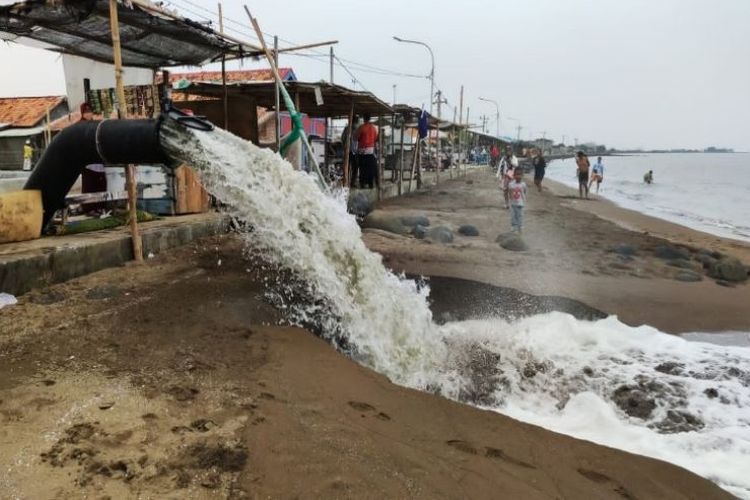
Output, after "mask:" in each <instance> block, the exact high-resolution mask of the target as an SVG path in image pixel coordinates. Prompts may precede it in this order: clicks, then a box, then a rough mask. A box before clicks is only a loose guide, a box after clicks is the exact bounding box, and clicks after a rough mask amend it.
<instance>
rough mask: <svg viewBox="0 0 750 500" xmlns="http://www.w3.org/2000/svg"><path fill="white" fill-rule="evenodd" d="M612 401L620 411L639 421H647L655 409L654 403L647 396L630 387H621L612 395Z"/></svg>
mask: <svg viewBox="0 0 750 500" xmlns="http://www.w3.org/2000/svg"><path fill="white" fill-rule="evenodd" d="M612 399H613V400H614V402H615V404H616V405H617V406H618V407H620V409H621V410H622V411H624V412H625V413H627V414H628V415H630V416H631V417H636V418H640V419H644V420H645V419H647V418H648V417H650V416H651V413H652V412H653V411H654V408H656V401H654V398H652V397H650V396H649V394H648V393H647V392H646V391H644V390H642V389H640V388H639V387H636V386H632V385H622V386H620V387H618V388H617V389H616V390H615V392H614V393H613V394H612Z"/></svg>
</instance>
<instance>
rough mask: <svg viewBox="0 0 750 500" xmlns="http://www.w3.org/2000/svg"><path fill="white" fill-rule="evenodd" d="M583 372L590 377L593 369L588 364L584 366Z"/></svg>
mask: <svg viewBox="0 0 750 500" xmlns="http://www.w3.org/2000/svg"><path fill="white" fill-rule="evenodd" d="M583 374H584V375H586V376H587V377H591V376H593V375H594V369H593V368H591V367H590V366H584V367H583Z"/></svg>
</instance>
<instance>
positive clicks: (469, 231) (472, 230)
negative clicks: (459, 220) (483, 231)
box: [458, 224, 479, 236]
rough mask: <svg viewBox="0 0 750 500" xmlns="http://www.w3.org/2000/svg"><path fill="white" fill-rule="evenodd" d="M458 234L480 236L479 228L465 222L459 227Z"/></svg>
mask: <svg viewBox="0 0 750 500" xmlns="http://www.w3.org/2000/svg"><path fill="white" fill-rule="evenodd" d="M458 234H460V235H462V236H479V229H477V228H476V226H472V225H471V224H464V225H462V226H461V227H459V228H458Z"/></svg>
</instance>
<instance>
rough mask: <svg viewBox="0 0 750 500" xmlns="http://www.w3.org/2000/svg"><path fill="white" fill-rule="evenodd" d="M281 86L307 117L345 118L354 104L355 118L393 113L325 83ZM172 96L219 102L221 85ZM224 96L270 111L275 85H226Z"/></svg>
mask: <svg viewBox="0 0 750 500" xmlns="http://www.w3.org/2000/svg"><path fill="white" fill-rule="evenodd" d="M284 85H285V86H286V88H287V90H288V92H289V94H290V95H291V96H292V99H295V98H298V99H299V110H300V111H301V112H303V113H306V114H308V115H310V116H318V117H330V118H340V117H345V116H349V110H350V109H351V106H352V103H354V112H355V113H356V114H359V115H361V114H363V113H370V114H371V115H372V116H377V115H390V114H391V113H393V110H392V109H391V107H390V106H388V104H386V103H385V102H383V101H381V100H380V99H378V98H377V97H376V96H375V95H373V94H371V93H370V92H361V91H356V90H351V89H348V88H346V87H342V86H340V85H334V84H330V83H326V82H314V83H313V82H299V81H293V82H284ZM316 89H318V90H316ZM174 92H184V93H187V94H192V95H200V96H204V97H213V98H216V99H219V98H222V97H223V95H224V91H223V87H222V85H221V84H220V83H211V82H200V83H192V84H190V85H189V86H187V87H185V88H181V89H179V90H175V91H174ZM317 92H319V93H320V97H322V103H321V104H318V100H317V96H316V93H317ZM227 94H228V96H229V98H230V99H232V98H236V97H246V98H250V99H253V100H254V101H255V104H256V105H258V106H261V107H264V108H268V109H273V108H274V107H275V105H276V104H275V102H276V84H275V83H274V82H243V83H228V84H227Z"/></svg>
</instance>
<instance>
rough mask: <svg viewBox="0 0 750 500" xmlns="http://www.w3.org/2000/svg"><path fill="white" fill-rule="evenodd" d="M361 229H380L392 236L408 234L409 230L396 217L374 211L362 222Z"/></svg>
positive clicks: (380, 211)
mask: <svg viewBox="0 0 750 500" xmlns="http://www.w3.org/2000/svg"><path fill="white" fill-rule="evenodd" d="M362 227H365V228H372V229H382V230H383V231H388V232H389V233H394V234H409V231H410V228H409V227H407V226H405V225H403V224H402V223H401V218H400V217H398V216H393V215H389V214H388V213H386V212H383V211H382V210H375V211H374V212H372V213H370V215H368V216H367V217H365V220H364V221H362Z"/></svg>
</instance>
